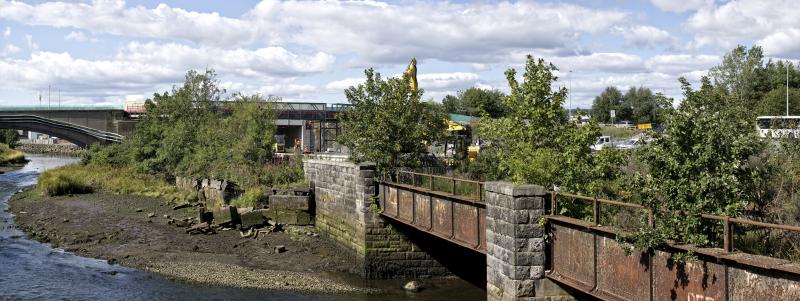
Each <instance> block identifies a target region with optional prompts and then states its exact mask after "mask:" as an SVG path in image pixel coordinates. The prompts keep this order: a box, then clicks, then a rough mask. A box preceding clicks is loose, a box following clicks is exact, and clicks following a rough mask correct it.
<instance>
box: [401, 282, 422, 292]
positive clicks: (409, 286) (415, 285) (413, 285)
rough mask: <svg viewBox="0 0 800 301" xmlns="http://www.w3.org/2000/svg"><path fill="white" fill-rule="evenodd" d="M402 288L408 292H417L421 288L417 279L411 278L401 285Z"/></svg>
mask: <svg viewBox="0 0 800 301" xmlns="http://www.w3.org/2000/svg"><path fill="white" fill-rule="evenodd" d="M403 289H404V290H406V291H408V292H418V291H421V290H422V284H421V283H419V281H416V280H412V281H409V282H408V283H406V285H404V286H403Z"/></svg>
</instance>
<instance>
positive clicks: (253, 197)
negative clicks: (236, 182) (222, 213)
mask: <svg viewBox="0 0 800 301" xmlns="http://www.w3.org/2000/svg"><path fill="white" fill-rule="evenodd" d="M264 200H266V195H265V194H264V189H263V188H261V187H257V188H253V189H250V190H247V191H246V192H245V193H243V194H242V195H240V196H239V197H237V198H235V199H233V201H231V205H233V206H236V207H239V208H244V207H255V204H256V203H258V202H262V201H264Z"/></svg>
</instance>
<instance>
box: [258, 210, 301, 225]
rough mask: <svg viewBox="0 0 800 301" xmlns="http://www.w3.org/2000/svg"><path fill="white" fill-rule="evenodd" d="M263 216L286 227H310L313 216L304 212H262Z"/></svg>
mask: <svg viewBox="0 0 800 301" xmlns="http://www.w3.org/2000/svg"><path fill="white" fill-rule="evenodd" d="M261 212H262V214H263V215H264V216H265V217H266V218H268V219H271V220H272V221H273V222H274V223H278V224H286V225H310V224H311V215H310V214H308V212H305V211H302V210H288V209H286V210H274V209H268V210H262V211H261Z"/></svg>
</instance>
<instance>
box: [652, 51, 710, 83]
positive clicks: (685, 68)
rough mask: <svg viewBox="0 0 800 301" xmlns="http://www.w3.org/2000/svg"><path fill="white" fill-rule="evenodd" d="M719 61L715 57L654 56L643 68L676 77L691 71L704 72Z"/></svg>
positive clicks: (687, 55) (685, 55) (686, 55)
mask: <svg viewBox="0 0 800 301" xmlns="http://www.w3.org/2000/svg"><path fill="white" fill-rule="evenodd" d="M721 60H722V59H721V58H720V57H719V56H716V55H690V54H675V55H656V56H653V57H651V58H649V59H648V60H647V61H646V62H645V66H646V67H647V68H648V69H650V70H652V71H653V72H659V73H665V74H672V75H678V74H681V73H685V72H691V71H698V70H700V71H706V70H708V69H709V68H711V67H713V66H715V65H717V64H719V62H720V61H721ZM676 78H677V77H676Z"/></svg>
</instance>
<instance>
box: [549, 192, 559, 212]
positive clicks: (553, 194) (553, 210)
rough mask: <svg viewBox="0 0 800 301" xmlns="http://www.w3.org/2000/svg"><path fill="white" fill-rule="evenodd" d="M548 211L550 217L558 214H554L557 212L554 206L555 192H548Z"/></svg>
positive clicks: (556, 206)
mask: <svg viewBox="0 0 800 301" xmlns="http://www.w3.org/2000/svg"><path fill="white" fill-rule="evenodd" d="M550 210H551V211H550V214H552V215H556V214H558V213H556V212H558V211H556V210H558V205H557V204H556V192H555V191H551V192H550Z"/></svg>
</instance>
